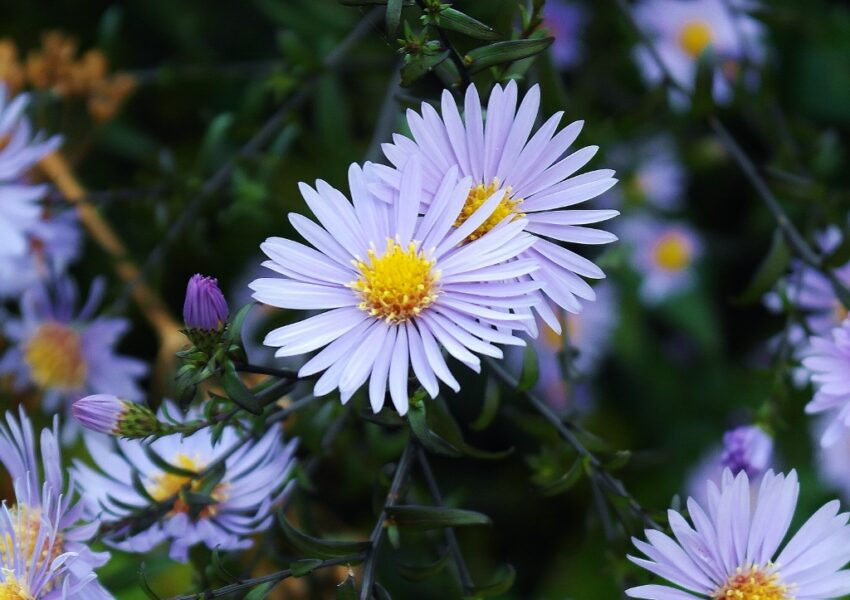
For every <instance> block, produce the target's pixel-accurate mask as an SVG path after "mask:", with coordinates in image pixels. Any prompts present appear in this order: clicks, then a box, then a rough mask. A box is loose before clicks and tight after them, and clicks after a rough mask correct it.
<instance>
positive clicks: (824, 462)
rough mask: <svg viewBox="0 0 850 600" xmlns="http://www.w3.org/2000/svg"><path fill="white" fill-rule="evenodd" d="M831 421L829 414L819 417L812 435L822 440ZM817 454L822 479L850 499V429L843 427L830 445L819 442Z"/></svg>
mask: <svg viewBox="0 0 850 600" xmlns="http://www.w3.org/2000/svg"><path fill="white" fill-rule="evenodd" d="M831 422H832V418H831V417H830V416H829V415H824V416H822V417H820V418H818V419H817V420H816V421H815V424H814V426H813V427H812V437H813V438H815V439H817V440H820V438H821V436H822V435H823V433H824V432H825V431H826V429H827V428H828V427H829V425H830V424H831ZM815 455H816V459H815V466H816V467H817V471H818V474H819V476H820V478H821V480H823V481H824V482H826V484H827V485H829V486H830V487H833V488H835V489H836V490H838V491H839V492H840V493H841V495H842V496H843V497H844V499H845V500H850V429H847V428H842V429H841V430H840V431H839V432H838V434H837V437H836V439H835V441H833V443H831V444H829V445H828V446H824V445H823V444H820V443H819V444H817V448H815Z"/></svg>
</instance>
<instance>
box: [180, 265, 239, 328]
mask: <svg viewBox="0 0 850 600" xmlns="http://www.w3.org/2000/svg"><path fill="white" fill-rule="evenodd" d="M228 314H229V310H228V308H227V301H226V300H225V299H224V294H222V293H221V290H220V289H219V287H218V280H217V279H216V278H215V277H205V276H203V275H201V274H200V273H198V274H195V275H192V277H191V278H190V279H189V284H188V285H187V286H186V301H185V302H184V303H183V321H184V323H186V327H188V328H189V329H202V330H206V331H214V330H217V329H221V327H222V325H224V323H225V322H226V321H227V316H228Z"/></svg>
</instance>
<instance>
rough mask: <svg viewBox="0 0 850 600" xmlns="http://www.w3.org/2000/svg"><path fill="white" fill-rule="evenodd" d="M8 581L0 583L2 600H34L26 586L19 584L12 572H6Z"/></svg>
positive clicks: (0, 599)
mask: <svg viewBox="0 0 850 600" xmlns="http://www.w3.org/2000/svg"><path fill="white" fill-rule="evenodd" d="M5 577H6V581H3V582H2V583H0V600H33V597H32V596H30V594H29V592H27V590H26V587H25V585H24V584H21V583H18V581H17V580H16V579H15V576H14V575H12V574H11V572H8V571H6V572H5Z"/></svg>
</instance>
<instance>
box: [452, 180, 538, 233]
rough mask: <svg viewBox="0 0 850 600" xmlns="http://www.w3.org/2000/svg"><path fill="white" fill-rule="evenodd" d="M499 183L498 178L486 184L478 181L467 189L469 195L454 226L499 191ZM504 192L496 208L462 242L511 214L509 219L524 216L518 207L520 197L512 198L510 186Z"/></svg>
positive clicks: (459, 223)
mask: <svg viewBox="0 0 850 600" xmlns="http://www.w3.org/2000/svg"><path fill="white" fill-rule="evenodd" d="M500 185H501V184H500V183H499V180H498V179H494V180H493V181H491V182H490V183H489V184H487V185H484V184H483V183H479V184H478V185H476V186H475V187H473V188H472V189H471V190H469V195H468V196H467V197H466V202H464V204H463V209H462V210H461V211H460V214H459V215H458V216H457V219H455V222H454V226H455V227H460V226H461V225H463V224H464V223H465V222H466V220H467V219H468V218H469V217H471V216H472V213H474V212H475V211H476V210H478V209H479V208H481V205H482V204H484V203H485V202H486V201H487V199H488V198H490V196H492V195H493V194H495V193H496V192H497V191H499V188H500ZM504 192H505V195H504V198H502V201H501V202H499V205H498V206H497V207H496V210H494V211H493V213H492V214H491V215H490V216H489V217H487V220H486V221H484V222H483V223H482V224H481V225H479V226H478V229H476V230H475V231H473V232H472V233H471V234H469V236H468V237H467V238H466V240H464V243H466V242H472V241H475V240H477V239H478V238H480V237H481V236H482V235H484V234H485V233H487V232H488V231H490V230H491V229H493V228H494V227H495V226H496V225H498V224H499V223H501V222H502V221H504V220H505V219H506V218H508V217H510V216H511V215H514V216H513V219H511V220H514V219H519V218H520V217H523V216H525V214H524V213H522V212H521V211H520V210H519V209H518V207H519V205H520V204H522V198H512V197H511V192H512V190H511V188H510V186H508V187H506V188H504Z"/></svg>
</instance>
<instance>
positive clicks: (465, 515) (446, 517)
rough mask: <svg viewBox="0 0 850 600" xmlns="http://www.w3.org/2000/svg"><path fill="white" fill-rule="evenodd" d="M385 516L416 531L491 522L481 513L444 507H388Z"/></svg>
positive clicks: (401, 525)
mask: <svg viewBox="0 0 850 600" xmlns="http://www.w3.org/2000/svg"><path fill="white" fill-rule="evenodd" d="M387 514H388V516H389V518H390V519H392V521H393V522H394V523H395V524H396V525H398V526H399V527H401V528H407V529H416V530H427V529H442V528H444V527H465V526H469V525H489V524H490V522H491V521H490V517H488V516H487V515H485V514H483V513H480V512H476V511H474V510H464V509H460V508H447V507H444V506H419V505H415V504H407V505H403V506H393V507H389V508H387Z"/></svg>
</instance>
